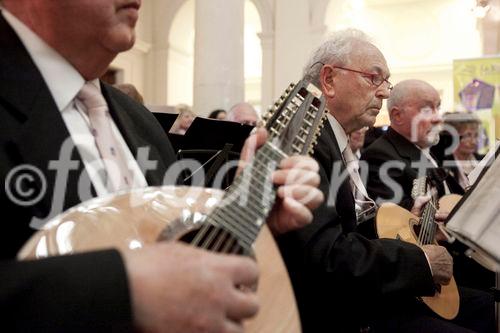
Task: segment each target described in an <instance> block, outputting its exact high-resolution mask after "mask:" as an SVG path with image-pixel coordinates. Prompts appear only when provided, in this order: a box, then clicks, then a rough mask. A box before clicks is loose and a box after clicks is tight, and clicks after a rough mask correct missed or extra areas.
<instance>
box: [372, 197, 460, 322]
mask: <svg viewBox="0 0 500 333" xmlns="http://www.w3.org/2000/svg"><path fill="white" fill-rule="evenodd" d="M460 198H461V196H459V195H455V194H451V195H447V196H444V197H442V198H441V200H439V207H440V210H442V211H448V212H449V211H451V209H452V208H453V206H454V205H455V204H456V203H457V202H458V200H460ZM417 225H419V217H418V216H416V215H413V214H412V213H410V212H409V211H407V210H406V209H404V208H402V207H399V206H398V205H396V204H394V203H384V204H382V205H381V206H380V208H379V209H378V212H377V217H376V228H377V234H378V236H379V237H380V238H392V239H400V240H402V241H405V242H409V243H412V244H416V245H418V242H417V239H418V233H417V232H416V230H415V227H416V226H417ZM421 299H422V301H423V302H424V303H425V304H426V305H427V306H428V307H429V308H430V309H431V310H432V311H434V312H435V313H436V314H438V315H439V316H441V317H443V318H445V319H449V320H451V319H453V318H455V317H456V316H457V314H458V310H459V308H460V297H459V295H458V288H457V284H456V282H455V279H454V278H453V277H452V278H451V280H450V283H449V284H448V285H446V286H441V287H440V291H436V293H435V295H434V296H429V297H421Z"/></svg>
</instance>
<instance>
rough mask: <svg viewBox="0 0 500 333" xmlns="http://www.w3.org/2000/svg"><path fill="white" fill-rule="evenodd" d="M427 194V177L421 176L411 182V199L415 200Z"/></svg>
mask: <svg viewBox="0 0 500 333" xmlns="http://www.w3.org/2000/svg"><path fill="white" fill-rule="evenodd" d="M426 194H427V177H426V176H422V177H419V178H415V179H414V180H413V187H412V189H411V197H412V198H413V200H415V199H416V198H417V197H420V196H424V195H426Z"/></svg>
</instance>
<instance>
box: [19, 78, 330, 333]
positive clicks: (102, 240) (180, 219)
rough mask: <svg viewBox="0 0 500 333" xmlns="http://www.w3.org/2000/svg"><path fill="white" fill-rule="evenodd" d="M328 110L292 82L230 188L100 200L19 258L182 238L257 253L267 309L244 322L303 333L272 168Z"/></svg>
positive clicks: (313, 91) (307, 143) (302, 149)
mask: <svg viewBox="0 0 500 333" xmlns="http://www.w3.org/2000/svg"><path fill="white" fill-rule="evenodd" d="M324 108H325V102H324V97H323V96H322V94H321V91H320V90H318V89H317V88H316V87H315V86H314V85H312V84H310V83H308V82H307V81H300V82H299V83H298V84H297V85H294V84H291V85H290V87H289V88H288V89H287V90H286V92H285V94H283V95H282V96H281V98H280V100H279V101H278V102H277V103H276V104H275V105H274V107H273V109H271V110H270V111H269V112H268V114H267V115H266V117H265V118H266V119H267V122H266V128H267V130H268V133H269V135H268V140H267V142H266V143H265V144H264V145H263V146H262V147H261V148H260V149H259V150H258V151H257V152H256V154H255V156H254V157H253V159H252V160H251V161H249V162H248V164H247V166H246V167H245V168H244V169H243V171H242V172H241V174H240V175H239V176H238V177H236V178H235V181H234V182H233V184H232V186H231V187H230V188H229V190H228V191H227V192H224V191H221V190H215V189H207V188H199V187H175V186H164V187H148V188H145V189H138V190H133V191H131V192H127V193H117V194H115V195H112V196H110V197H104V198H95V199H93V200H90V201H87V202H84V203H82V204H80V205H78V206H76V207H73V208H71V209H70V210H68V211H66V212H64V213H63V214H61V215H59V216H58V217H56V218H55V219H53V220H52V221H50V222H48V223H47V224H46V225H45V227H44V229H43V230H41V231H39V232H37V233H36V234H35V235H34V236H33V237H32V238H31V239H30V240H29V241H28V242H27V243H26V244H25V245H24V247H23V248H22V249H21V251H20V252H19V253H18V258H20V259H33V258H44V257H47V256H52V255H61V254H71V253H77V252H82V251H89V250H95V249H104V248H110V247H113V248H118V249H122V250H129V249H135V248H140V247H142V246H143V245H144V244H150V243H154V242H157V241H175V240H180V241H184V242H188V243H191V244H192V245H194V246H198V247H201V248H204V249H207V250H211V251H216V252H221V253H235V254H241V255H249V256H253V257H255V258H256V260H257V262H258V265H259V268H260V272H261V275H260V279H259V285H258V288H257V293H258V296H259V299H260V311H259V313H258V315H257V316H256V317H255V318H253V319H251V320H249V321H247V322H246V323H245V325H246V326H245V329H246V332H255V333H257V332H269V333H275V332H286V333H288V332H300V331H301V326H300V320H299V315H298V311H297V305H296V303H295V298H294V294H293V289H292V286H291V283H290V279H289V277H288V273H287V270H286V267H285V265H284V263H283V260H282V258H281V255H280V253H279V249H278V248H277V246H276V244H275V243H274V239H273V237H272V235H271V233H270V232H269V230H268V228H267V227H266V226H265V220H266V218H267V216H268V214H269V212H270V210H271V208H272V207H273V204H274V201H275V188H274V186H273V184H272V182H271V181H270V176H271V173H272V172H273V171H274V170H275V169H276V167H277V165H278V163H279V161H280V160H281V159H283V158H284V157H286V156H287V155H291V154H305V153H308V152H310V151H311V149H312V146H313V143H314V141H315V140H316V137H317V136H318V133H319V130H320V128H321V126H322V122H323V120H324V118H325V117H324Z"/></svg>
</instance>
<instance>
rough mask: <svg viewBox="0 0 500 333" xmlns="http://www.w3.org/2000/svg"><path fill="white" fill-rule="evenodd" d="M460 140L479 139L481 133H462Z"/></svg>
mask: <svg viewBox="0 0 500 333" xmlns="http://www.w3.org/2000/svg"><path fill="white" fill-rule="evenodd" d="M459 138H460V141H472V140H477V139H478V138H479V133H474V134H472V133H465V134H464V135H460V137H459Z"/></svg>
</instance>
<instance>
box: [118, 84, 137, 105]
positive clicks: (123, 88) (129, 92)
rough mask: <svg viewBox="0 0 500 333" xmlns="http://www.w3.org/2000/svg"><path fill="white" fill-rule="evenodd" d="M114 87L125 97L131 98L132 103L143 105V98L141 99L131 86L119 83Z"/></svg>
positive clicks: (135, 89)
mask: <svg viewBox="0 0 500 333" xmlns="http://www.w3.org/2000/svg"><path fill="white" fill-rule="evenodd" d="M114 87H115V88H116V89H118V90H120V91H121V92H122V93H124V94H125V95H127V96H129V97H130V98H132V99H133V100H134V101H136V102H138V103H141V104H144V98H143V97H142V95H141V94H140V93H139V91H138V90H137V88H136V87H135V86H134V85H133V84H130V83H119V84H115V85H114Z"/></svg>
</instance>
